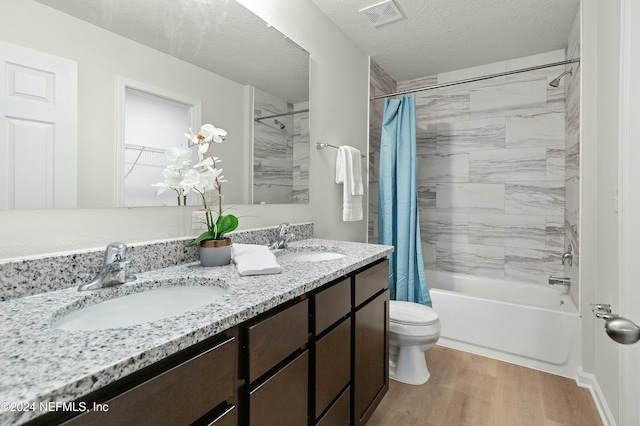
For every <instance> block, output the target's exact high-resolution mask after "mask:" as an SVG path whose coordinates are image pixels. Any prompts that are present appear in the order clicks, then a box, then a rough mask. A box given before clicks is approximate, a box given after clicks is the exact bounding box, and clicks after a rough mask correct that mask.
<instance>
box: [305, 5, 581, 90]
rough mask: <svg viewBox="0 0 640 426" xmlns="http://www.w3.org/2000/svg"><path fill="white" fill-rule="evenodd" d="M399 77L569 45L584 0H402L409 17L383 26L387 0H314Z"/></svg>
mask: <svg viewBox="0 0 640 426" xmlns="http://www.w3.org/2000/svg"><path fill="white" fill-rule="evenodd" d="M311 1H312V2H313V3H314V4H315V5H316V6H317V7H318V8H319V9H320V10H321V11H322V12H323V13H324V14H325V15H327V16H328V17H329V19H331V20H332V21H333V22H334V23H335V24H336V25H337V26H338V27H339V28H340V29H341V30H342V31H343V32H344V33H345V34H346V35H347V36H348V37H349V38H351V39H352V40H353V41H354V42H355V43H356V44H357V45H358V46H359V47H360V48H361V49H362V50H364V51H365V52H366V53H368V54H369V55H371V56H373V57H374V60H375V61H376V62H377V63H378V64H379V65H380V66H381V67H382V68H383V69H384V70H385V71H386V72H387V73H389V75H391V77H393V79H394V80H396V81H406V80H412V79H414V78H419V77H426V76H429V75H434V74H438V73H442V72H447V71H454V70H459V69H464V68H469V67H474V66H478V65H485V64H490V63H493V62H499V61H503V60H507V59H514V58H520V57H523V56H529V55H534V54H537V53H543V52H548V51H552V50H557V49H563V48H564V47H565V46H566V44H567V38H568V36H569V31H570V30H571V25H572V24H573V20H574V18H575V16H576V13H577V11H578V5H579V3H580V2H579V0H395V2H396V4H397V5H398V7H399V8H400V10H401V11H402V12H403V14H404V15H405V19H403V20H400V21H396V22H392V23H389V24H386V25H383V26H380V27H378V28H376V27H374V26H373V25H372V24H371V23H370V21H369V20H368V19H367V18H366V17H365V16H364V15H363V14H362V13H360V12H359V10H360V9H362V8H365V7H368V6H371V5H374V4H376V3H379V2H380V0H349V1H345V0H311Z"/></svg>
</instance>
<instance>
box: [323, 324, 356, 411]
mask: <svg viewBox="0 0 640 426" xmlns="http://www.w3.org/2000/svg"><path fill="white" fill-rule="evenodd" d="M315 348H316V368H315V379H316V380H315V383H316V408H315V411H316V413H315V417H316V418H318V417H319V416H320V414H322V412H323V411H324V410H326V409H327V407H328V406H329V404H330V403H331V401H333V400H334V399H335V398H336V396H338V394H339V393H340V391H341V390H342V389H344V387H345V386H346V385H347V384H348V383H349V380H350V379H351V318H347V319H346V320H345V321H343V322H341V323H340V325H338V326H337V327H336V328H334V329H333V330H331V331H330V332H329V333H327V335H326V336H324V337H323V338H322V339H320V340H318V341H317V342H316V344H315Z"/></svg>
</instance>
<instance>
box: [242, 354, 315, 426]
mask: <svg viewBox="0 0 640 426" xmlns="http://www.w3.org/2000/svg"><path fill="white" fill-rule="evenodd" d="M308 392H309V351H308V350H307V351H304V352H303V353H302V354H301V355H300V356H298V357H297V358H296V359H294V360H293V361H291V362H290V363H289V364H287V365H286V366H285V367H284V368H282V370H280V371H278V372H277V373H276V374H274V375H273V376H271V377H270V378H269V379H268V380H267V381H266V382H264V383H262V384H261V385H260V386H258V387H257V388H256V389H254V390H253V391H251V393H250V395H249V425H251V426H275V425H278V426H303V425H306V424H307V418H308V411H309V410H308V405H309V404H308V399H309V398H308Z"/></svg>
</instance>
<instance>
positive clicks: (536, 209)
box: [369, 50, 566, 285]
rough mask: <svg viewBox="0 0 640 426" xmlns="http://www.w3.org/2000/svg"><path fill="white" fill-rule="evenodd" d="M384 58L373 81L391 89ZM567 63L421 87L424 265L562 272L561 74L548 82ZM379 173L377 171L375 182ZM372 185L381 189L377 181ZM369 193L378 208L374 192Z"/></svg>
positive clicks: (530, 275) (489, 68) (415, 83)
mask: <svg viewBox="0 0 640 426" xmlns="http://www.w3.org/2000/svg"><path fill="white" fill-rule="evenodd" d="M562 60H564V51H562V50H560V51H554V52H549V53H546V54H541V55H535V56H533V57H527V58H520V59H516V60H510V61H505V62H500V63H496V64H490V65H486V66H482V67H476V68H472V69H466V70H459V71H454V72H451V73H445V74H439V75H436V76H428V77H425V78H421V79H418V80H412V81H406V82H399V83H398V84H397V90H404V89H411V88H416V87H423V86H428V85H433V84H436V83H444V82H448V81H455V80H461V79H464V78H469V77H474V76H479V75H487V74H493V73H498V72H501V71H508V70H514V69H520V68H525V67H528V66H532V65H538V64H545V63H551V62H559V61H562ZM377 68H378V67H377V66H375V64H374V63H372V72H371V81H372V84H371V87H372V91H373V90H374V88H375V89H376V90H377V89H378V87H380V86H381V85H382V83H381V81H383V82H388V85H387V87H386V88H385V90H383V92H387V93H388V92H390V91H393V90H392V89H393V88H392V87H391V86H392V85H393V84H392V82H391V81H389V80H390V79H387V80H384V79H383V78H382V77H381V76H384V72H383V71H381V70H378V69H377ZM563 70H564V67H562V66H560V67H553V68H546V69H543V70H537V71H531V72H527V73H520V74H515V75H511V76H506V77H500V78H495V79H491V80H484V81H478V82H474V83H468V84H464V85H456V86H451V87H447V88H441V89H435V90H427V91H421V92H418V93H417V94H416V106H417V159H416V161H417V173H418V176H417V179H418V198H419V205H420V222H421V235H422V240H423V250H422V252H423V255H424V260H425V267H426V268H428V269H439V270H446V271H452V272H461V273H465V274H473V275H483V276H488V277H496V278H506V279H515V280H519V281H525V282H532V283H538V284H545V285H546V283H547V280H548V276H549V275H551V274H553V275H563V268H562V265H561V256H562V253H563V247H564V229H563V227H564V226H563V224H564V214H565V188H564V187H565V162H566V161H565V157H566V156H565V88H564V80H563V83H562V84H561V85H560V87H559V88H553V87H550V86H549V85H548V83H549V82H550V81H551V80H552V79H553V78H555V77H557V76H558V75H559V74H560V73H561V72H562V71H563ZM389 89H390V90H389ZM381 114H382V108H380V109H379V111H378V107H377V105H376V104H374V105H372V113H371V116H372V120H371V126H372V129H371V131H370V134H371V142H370V144H371V146H370V154H372V155H370V158H372V159H373V160H372V164H370V166H371V175H372V176H374V173H375V172H376V171H377V164H376V161H375V159H376V158H377V156H376V155H375V154H377V151H376V149H379V133H380V130H379V124H378V123H381V119H379V118H378V116H380V117H381ZM376 120H378V121H376ZM375 127H378V128H377V129H376V128H375ZM376 132H377V133H376ZM376 137H377V139H376ZM376 183H377V174H375V179H373V178H372V180H371V182H370V184H372V185H373V184H376ZM376 188H377V185H376ZM370 193H371V194H374V193H376V189H375V188H373V186H372V187H371V188H370ZM371 198H372V202H371V203H370V204H371V205H370V211H371V212H375V211H377V200H375V199H374V197H371ZM372 216H373V217H372ZM369 219H370V233H369V236H370V241H375V231H376V229H375V228H376V223H377V218H376V217H375V215H373V214H372V215H370V218H369Z"/></svg>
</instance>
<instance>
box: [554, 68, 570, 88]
mask: <svg viewBox="0 0 640 426" xmlns="http://www.w3.org/2000/svg"><path fill="white" fill-rule="evenodd" d="M566 74H569V75H573V69H570V70H568V71H565V72H563V73H562V74H560V75H559V76H557V77H556V78H554V79H553V80H551V83H549V86H551V87H558V86H560V79H562V77H564V76H565V75H566Z"/></svg>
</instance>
